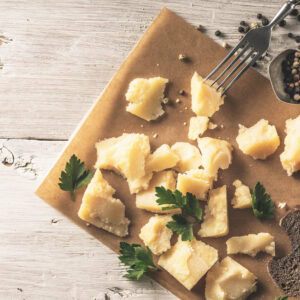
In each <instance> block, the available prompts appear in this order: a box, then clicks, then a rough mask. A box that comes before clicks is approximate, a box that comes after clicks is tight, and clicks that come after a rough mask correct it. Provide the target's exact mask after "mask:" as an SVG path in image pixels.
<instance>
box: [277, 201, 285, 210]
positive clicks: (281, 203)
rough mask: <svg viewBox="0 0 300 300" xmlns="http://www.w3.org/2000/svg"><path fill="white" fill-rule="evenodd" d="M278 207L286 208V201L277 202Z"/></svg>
mask: <svg viewBox="0 0 300 300" xmlns="http://www.w3.org/2000/svg"><path fill="white" fill-rule="evenodd" d="M278 208H280V209H283V208H286V202H280V203H278Z"/></svg>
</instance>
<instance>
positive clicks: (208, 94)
mask: <svg viewBox="0 0 300 300" xmlns="http://www.w3.org/2000/svg"><path fill="white" fill-rule="evenodd" d="M211 83H212V81H210V80H207V81H206V82H203V78H202V77H201V76H200V75H199V74H198V73H197V72H195V73H194V75H193V77H192V81H191V95H192V110H193V112H194V113H195V114H196V115H198V116H206V117H211V116H212V115H213V114H214V113H215V112H216V111H218V110H219V108H220V106H221V105H222V104H224V97H222V90H221V89H220V90H219V91H217V90H216V88H215V86H214V87H211V86H210V85H211Z"/></svg>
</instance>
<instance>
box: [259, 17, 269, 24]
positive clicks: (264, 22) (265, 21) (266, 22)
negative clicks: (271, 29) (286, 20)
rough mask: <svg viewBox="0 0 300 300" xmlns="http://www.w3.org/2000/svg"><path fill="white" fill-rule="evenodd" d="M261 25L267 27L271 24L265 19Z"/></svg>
mask: <svg viewBox="0 0 300 300" xmlns="http://www.w3.org/2000/svg"><path fill="white" fill-rule="evenodd" d="M261 24H262V25H263V26H267V25H268V24H269V20H268V19H266V18H264V19H263V20H262V21H261Z"/></svg>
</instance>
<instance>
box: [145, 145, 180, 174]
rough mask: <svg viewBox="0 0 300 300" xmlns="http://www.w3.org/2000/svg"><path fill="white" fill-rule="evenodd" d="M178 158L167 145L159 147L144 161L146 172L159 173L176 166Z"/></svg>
mask: <svg viewBox="0 0 300 300" xmlns="http://www.w3.org/2000/svg"><path fill="white" fill-rule="evenodd" d="M178 160H179V157H178V156H177V155H176V154H175V153H174V152H173V151H172V150H171V148H170V146H169V145H166V144H164V145H161V146H160V147H159V148H157V149H156V150H155V151H154V152H153V153H152V154H150V155H149V156H148V158H147V161H146V171H147V172H159V171H163V170H165V169H171V168H173V167H175V166H176V164H177V162H178Z"/></svg>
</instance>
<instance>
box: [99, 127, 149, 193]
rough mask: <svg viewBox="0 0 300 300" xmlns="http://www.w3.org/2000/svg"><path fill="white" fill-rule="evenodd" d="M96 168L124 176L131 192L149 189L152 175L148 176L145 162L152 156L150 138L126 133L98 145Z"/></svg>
mask: <svg viewBox="0 0 300 300" xmlns="http://www.w3.org/2000/svg"><path fill="white" fill-rule="evenodd" d="M96 149H97V156H98V157H97V162H96V164H95V168H103V169H108V170H114V171H117V172H118V173H120V174H121V175H122V176H124V177H125V178H126V179H127V181H128V184H129V189H130V192H131V193H132V194H133V193H137V192H139V191H140V190H143V189H147V188H148V186H149V181H150V179H151V177H152V173H148V174H146V171H145V161H146V158H147V156H148V155H149V154H150V143H149V138H148V137H147V136H146V135H143V134H135V133H130V134H128V133H124V134H123V135H122V136H119V137H117V138H109V139H105V140H102V141H100V142H98V143H96Z"/></svg>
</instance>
